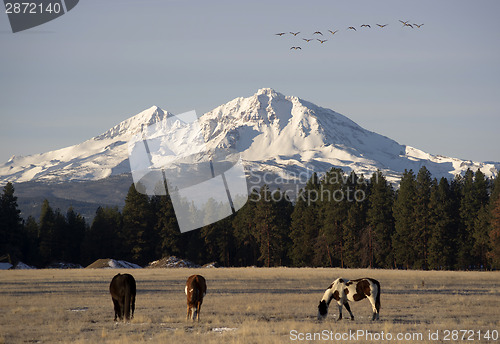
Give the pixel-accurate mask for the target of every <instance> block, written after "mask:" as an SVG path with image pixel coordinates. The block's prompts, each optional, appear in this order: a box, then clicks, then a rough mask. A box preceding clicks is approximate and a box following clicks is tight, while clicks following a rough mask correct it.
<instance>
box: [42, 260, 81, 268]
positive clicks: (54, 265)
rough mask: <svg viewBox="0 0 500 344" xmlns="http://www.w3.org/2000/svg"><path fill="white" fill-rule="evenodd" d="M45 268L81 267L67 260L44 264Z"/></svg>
mask: <svg viewBox="0 0 500 344" xmlns="http://www.w3.org/2000/svg"><path fill="white" fill-rule="evenodd" d="M46 268H47V269H83V266H81V265H80V264H73V263H68V262H54V263H51V264H49V265H47V266H46Z"/></svg>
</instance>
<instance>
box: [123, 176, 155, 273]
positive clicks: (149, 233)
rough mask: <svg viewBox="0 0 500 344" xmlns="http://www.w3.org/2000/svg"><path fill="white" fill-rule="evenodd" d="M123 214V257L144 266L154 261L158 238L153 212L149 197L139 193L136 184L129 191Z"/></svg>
mask: <svg viewBox="0 0 500 344" xmlns="http://www.w3.org/2000/svg"><path fill="white" fill-rule="evenodd" d="M122 214H123V228H122V233H121V238H122V239H123V244H124V245H123V249H124V250H123V251H122V254H123V257H125V258H126V259H131V260H133V261H135V262H137V263H138V264H142V265H144V264H146V263H148V262H150V261H152V260H154V259H155V258H156V257H155V243H156V242H157V241H158V238H157V237H156V236H155V232H154V230H153V227H154V218H153V211H152V209H151V206H150V202H149V198H148V196H147V195H144V194H141V193H139V192H138V191H137V190H136V188H135V185H134V184H132V185H131V186H130V188H129V190H128V193H127V197H126V198H125V205H124V207H123V211H122Z"/></svg>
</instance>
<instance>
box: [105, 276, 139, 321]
mask: <svg viewBox="0 0 500 344" xmlns="http://www.w3.org/2000/svg"><path fill="white" fill-rule="evenodd" d="M109 292H110V293H111V298H112V299H113V304H114V306H115V321H116V318H117V317H118V318H120V320H122V319H123V318H124V317H125V320H128V319H131V318H133V317H134V310H135V293H136V288H135V279H134V277H133V276H132V275H130V274H123V275H122V274H118V275H116V276H115V277H113V279H112V280H111V284H110V285H109ZM131 311H132V312H131Z"/></svg>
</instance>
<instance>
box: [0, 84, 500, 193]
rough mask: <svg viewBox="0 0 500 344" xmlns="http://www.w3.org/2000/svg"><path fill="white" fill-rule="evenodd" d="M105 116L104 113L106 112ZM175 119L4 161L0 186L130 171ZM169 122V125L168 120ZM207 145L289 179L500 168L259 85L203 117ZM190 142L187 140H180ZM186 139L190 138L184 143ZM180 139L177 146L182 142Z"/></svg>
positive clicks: (153, 112) (156, 111)
mask: <svg viewBox="0 0 500 344" xmlns="http://www.w3.org/2000/svg"><path fill="white" fill-rule="evenodd" d="M103 115H104V114H103ZM170 116H173V115H172V114H170V113H169V112H167V111H165V110H163V109H161V108H160V107H158V106H156V105H154V106H151V107H150V108H148V109H146V110H144V111H142V112H140V113H138V114H137V115H135V116H132V117H130V118H128V119H126V120H124V121H122V122H121V123H119V124H118V125H116V126H114V127H113V128H111V129H109V130H108V131H106V132H105V133H103V134H102V135H100V136H97V137H94V138H92V139H90V140H87V141H85V142H83V143H80V144H77V145H74V146H71V147H66V148H62V149H59V150H56V151H51V152H47V153H42V154H36V155H32V156H27V157H15V158H14V157H13V158H11V159H10V160H9V161H8V162H7V163H4V164H0V183H5V182H6V181H9V180H10V181H18V182H22V181H30V180H43V181H55V182H59V181H63V180H98V179H102V178H105V177H108V176H111V175H118V174H122V173H130V165H129V162H128V145H127V142H128V141H129V140H130V139H131V138H132V137H133V136H134V135H136V134H138V133H140V132H141V131H142V130H144V129H145V128H146V127H148V126H150V125H154V124H155V123H160V122H163V121H165V120H166V119H167V118H168V117H170ZM165 122H166V121H165ZM197 125H199V127H200V128H201V129H202V130H203V132H204V138H205V142H206V148H207V149H208V150H210V149H214V150H216V149H218V148H224V147H233V148H235V149H237V151H238V152H240V153H241V159H242V160H243V161H244V162H245V164H246V165H247V166H248V168H249V169H255V170H258V171H260V172H261V173H264V172H272V173H276V174H278V175H283V176H287V174H290V175H299V174H300V173H308V172H310V171H317V172H325V171H327V170H329V169H330V168H332V167H339V168H342V169H344V170H345V171H347V172H349V171H355V172H356V173H360V174H361V173H363V174H364V175H365V176H370V175H371V174H372V173H373V172H375V171H377V170H380V171H382V172H383V173H384V174H385V175H386V177H387V179H388V180H390V181H391V182H395V183H397V181H398V180H399V178H400V176H401V174H402V172H403V171H404V170H405V169H413V170H414V171H417V170H419V169H420V167H421V166H423V165H425V166H426V167H427V168H428V169H429V170H430V171H431V173H432V174H433V176H435V177H440V176H445V177H453V176H454V175H456V174H460V173H464V171H465V170H466V169H467V168H471V169H473V170H477V169H479V168H480V169H481V170H482V171H483V173H485V174H486V175H487V176H488V177H491V176H493V175H495V174H496V173H498V167H499V166H498V164H493V163H491V164H490V163H478V162H472V161H469V162H466V161H462V160H460V159H454V158H447V157H442V156H434V155H432V154H427V153H425V152H422V151H420V150H418V149H416V148H412V147H409V146H405V145H400V144H398V143H397V142H396V141H394V140H391V139H389V138H387V137H385V136H382V135H379V134H376V133H374V132H371V131H369V130H366V129H364V128H362V127H360V126H359V125H357V124H356V123H355V122H353V121H352V120H350V119H349V118H347V117H345V116H343V115H341V114H339V113H337V112H335V111H333V110H330V109H327V108H322V107H320V106H317V105H315V104H313V103H310V102H308V101H305V100H302V99H300V98H298V97H295V96H286V95H283V94H281V93H279V92H276V91H275V90H274V89H272V88H261V89H259V90H257V92H256V93H255V94H253V95H250V96H248V97H246V98H243V97H239V98H236V99H233V100H231V101H229V102H227V103H225V104H222V105H220V106H218V107H217V108H215V109H213V110H212V111H210V112H208V113H206V114H204V115H203V116H201V117H200V118H199V120H198V122H197ZM175 139H176V140H177V141H179V142H181V141H182V140H184V141H185V142H184V141H182V142H181V143H186V144H189V140H190V138H189V135H178V136H176V138H175ZM186 140H187V141H186ZM177 141H176V142H175V144H178V143H179V142H177Z"/></svg>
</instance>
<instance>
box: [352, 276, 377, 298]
mask: <svg viewBox="0 0 500 344" xmlns="http://www.w3.org/2000/svg"><path fill="white" fill-rule="evenodd" d="M346 286H347V289H346V294H347V297H348V299H350V300H351V301H360V300H363V299H365V298H367V297H369V296H371V295H372V294H373V296H375V297H376V296H378V293H379V290H380V284H379V282H378V281H377V280H374V279H373V278H360V279H356V280H350V281H348V282H346Z"/></svg>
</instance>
